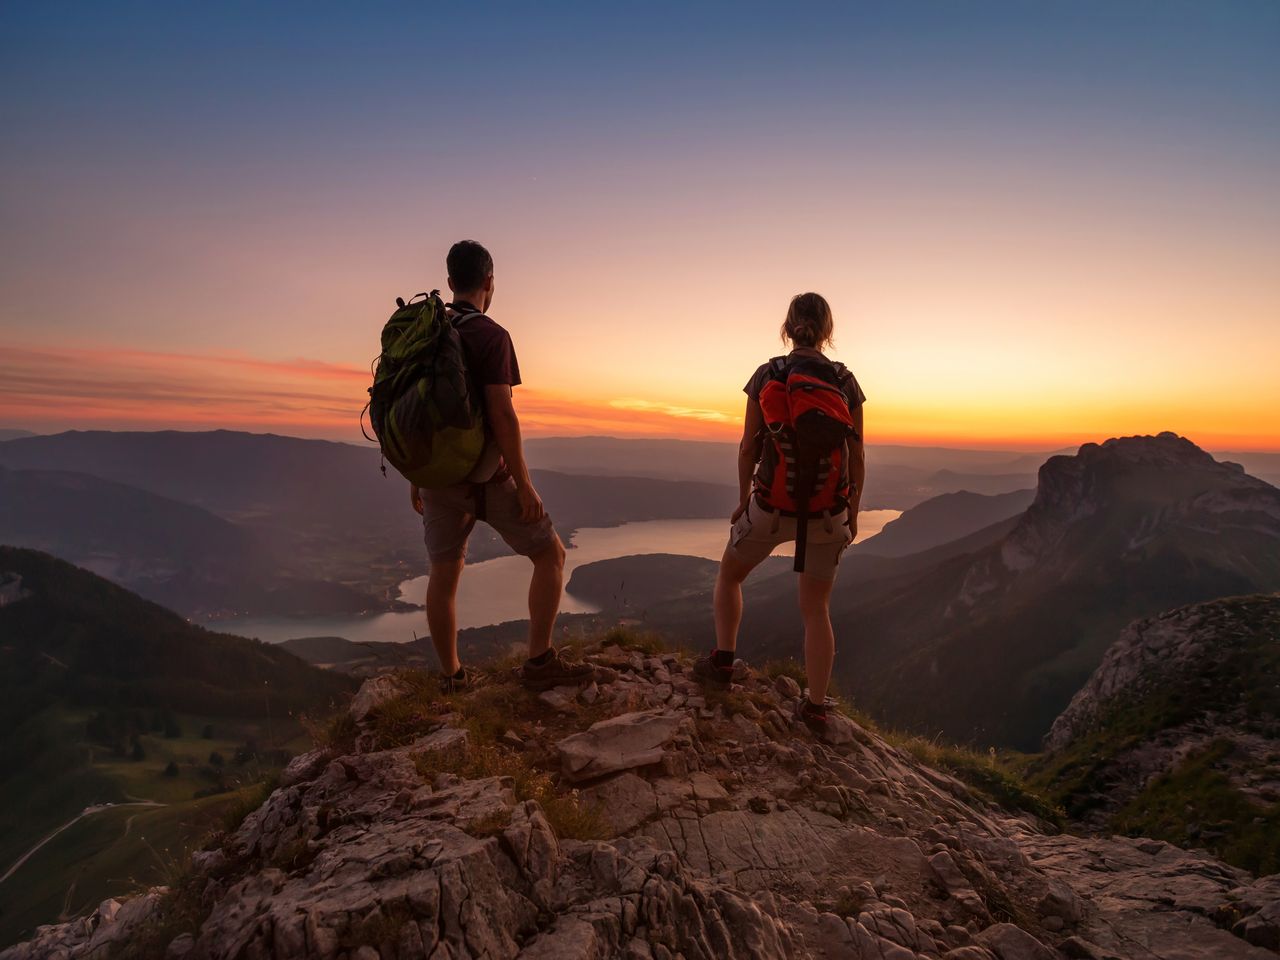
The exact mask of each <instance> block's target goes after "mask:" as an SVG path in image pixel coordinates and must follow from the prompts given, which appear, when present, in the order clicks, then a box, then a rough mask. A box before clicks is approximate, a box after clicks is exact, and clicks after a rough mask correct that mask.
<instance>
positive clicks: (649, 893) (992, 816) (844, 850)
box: [0, 644, 1280, 960]
mask: <svg viewBox="0 0 1280 960" xmlns="http://www.w3.org/2000/svg"><path fill="white" fill-rule="evenodd" d="M588 659H589V661H590V662H591V663H592V664H593V666H594V668H595V679H594V682H592V683H591V684H590V685H588V686H587V687H585V688H583V689H581V690H579V689H570V688H565V689H556V690H551V691H547V692H546V693H543V694H541V695H537V696H535V695H533V694H530V693H528V692H526V691H525V690H523V688H521V687H520V686H519V685H518V684H517V683H515V682H514V680H513V678H512V677H511V676H510V674H509V673H507V672H505V671H502V670H497V669H495V670H491V671H489V672H487V674H486V675H485V676H484V677H483V678H482V680H481V682H480V683H479V684H478V685H477V687H476V688H475V689H474V690H472V691H470V692H468V693H466V694H462V695H451V696H447V697H446V696H441V695H440V694H439V693H438V692H437V691H436V688H435V686H434V684H433V683H432V682H431V681H430V680H429V678H426V677H425V676H424V675H421V674H414V673H404V674H398V675H393V676H384V677H379V678H375V679H373V680H370V681H368V682H366V684H365V685H364V687H363V688H362V689H361V691H360V692H359V693H358V694H357V696H356V697H355V699H354V700H353V701H352V704H351V710H350V712H349V713H348V714H347V715H346V717H345V719H344V721H343V722H342V723H341V724H338V725H335V727H334V728H333V732H332V733H331V735H330V737H329V739H328V742H327V743H326V744H325V745H324V746H321V747H317V748H316V749H315V750H313V751H312V752H310V753H307V754H305V755H303V756H301V757H298V758H297V759H296V760H295V761H294V762H293V763H292V764H290V766H289V768H288V769H287V770H286V771H285V773H284V775H283V777H282V778H281V781H280V784H279V787H278V788H277V789H276V790H275V791H274V792H273V793H272V794H271V795H270V797H268V799H267V800H266V802H265V803H264V804H263V805H262V806H261V807H260V808H259V809H257V810H255V811H254V812H252V813H250V814H249V816H248V817H247V818H246V819H245V820H244V822H243V823H242V824H240V825H239V826H238V827H236V828H234V829H232V830H231V831H230V832H229V833H227V834H225V835H223V836H220V837H217V838H215V840H214V841H213V842H211V843H210V845H209V846H208V847H207V848H206V849H205V850H203V851H201V852H199V853H197V854H196V855H195V856H194V858H193V861H192V870H191V872H190V874H189V876H188V877H187V878H185V879H184V880H183V881H181V883H180V885H179V886H178V887H176V888H175V889H173V890H168V891H166V890H154V891H151V892H150V893H148V894H146V895H144V896H140V897H138V898H135V899H133V900H130V901H127V902H126V903H124V904H123V905H122V904H120V903H117V902H115V901H109V902H108V903H106V904H104V905H103V906H102V908H100V909H99V910H98V911H97V912H95V913H94V914H93V915H91V916H89V917H85V918H81V919H79V920H75V921H73V922H71V923H67V924H62V925H58V926H52V927H45V928H41V929H40V931H39V932H38V935H37V937H36V938H35V939H34V940H33V941H31V942H29V943H25V944H20V945H18V946H16V947H13V948H10V949H9V950H7V951H5V952H4V953H0V958H3V960H33V958H49V957H55V956H56V957H60V958H69V960H75V958H84V957H97V956H105V955H107V954H108V953H110V952H111V951H112V950H114V949H116V948H118V947H121V946H123V945H127V946H128V949H130V950H132V951H133V952H134V955H139V956H157V957H158V956H165V957H167V958H172V960H178V958H183V957H187V958H201V960H203V958H247V957H254V958H269V957H274V958H303V957H307V958H315V960H376V958H402V957H403V958H409V957H429V958H434V960H444V958H465V957H487V958H511V960H514V958H521V960H550V958H557V960H558V958H623V960H675V958H679V957H683V958H689V960H693V958H698V960H711V958H717V960H720V958H728V960H733V958H742V960H745V958H755V960H781V958H795V960H802V958H827V960H872V958H874V960H890V958H891V960H1055V958H1061V957H1064V956H1066V957H1086V958H1088V957H1097V958H1101V957H1116V958H1134V960H1137V958H1142V960H1152V958H1170V960H1172V958H1174V957H1178V958H1196V957H1204V958H1210V957H1212V958H1224V960H1236V958H1240V960H1262V958H1264V957H1267V956H1270V954H1269V953H1268V952H1267V951H1265V950H1263V949H1261V948H1260V947H1259V946H1255V945H1254V944H1269V943H1273V942H1277V938H1280V925H1277V924H1276V923H1274V922H1273V921H1272V920H1271V919H1270V917H1272V915H1273V913H1274V912H1275V911H1276V909H1277V903H1278V901H1280V882H1278V881H1276V880H1275V879H1273V880H1267V881H1255V880H1254V879H1253V878H1252V877H1250V876H1249V875H1248V874H1247V873H1245V872H1243V871H1240V870H1236V869H1233V868H1231V867H1227V866H1225V865H1224V864H1221V863H1218V862H1216V861H1213V860H1211V859H1209V858H1207V857H1205V856H1204V855H1203V854H1199V853H1189V852H1187V851H1183V850H1180V849H1178V848H1176V847H1172V846H1170V845H1168V844H1165V843H1156V842H1150V841H1141V840H1123V839H1084V838H1079V837H1072V836H1067V835H1060V834H1057V833H1056V832H1055V831H1054V830H1053V829H1052V828H1050V827H1049V826H1048V825H1047V824H1046V823H1044V822H1042V821H1041V820H1039V819H1037V818H1036V817H1035V816H1032V815H1031V814H1028V813H1026V812H1020V811H1017V810H1012V809H1006V808H1004V807H1001V806H1000V805H999V804H997V803H995V802H994V801H993V799H992V798H991V797H989V796H986V795H984V794H983V793H981V792H979V791H977V790H975V789H973V788H971V787H969V786H966V785H965V784H964V783H962V782H961V781H959V780H957V779H956V778H955V777H953V776H951V775H949V774H946V773H943V772H941V771H939V770H937V769H935V768H933V767H930V766H929V765H927V764H925V763H923V762H921V761H920V760H919V759H917V758H916V757H915V756H913V755H912V754H911V753H909V752H907V751H905V750H903V749H899V748H898V747H895V746H894V745H892V744H891V743H890V742H889V741H887V740H886V739H884V738H883V737H881V736H880V735H878V734H877V733H876V732H875V731H874V730H872V729H870V728H868V727H867V726H865V725H863V724H860V723H858V722H857V721H855V720H853V719H850V718H848V717H846V716H843V715H838V716H836V717H835V719H834V720H833V722H832V729H831V731H830V734H829V735H828V736H827V737H826V738H825V740H824V741H819V740H816V739H815V738H814V737H813V735H812V734H810V733H809V732H808V731H807V729H805V728H804V727H803V725H801V724H798V723H797V722H796V718H795V708H796V704H797V700H798V698H799V696H800V695H801V689H800V686H799V684H798V683H797V682H796V680H795V679H793V676H792V675H791V671H790V670H788V669H782V670H775V671H770V672H755V671H752V670H749V669H747V668H746V666H745V665H743V664H741V663H740V664H739V665H738V666H737V667H736V668H735V674H734V683H733V684H732V686H731V687H729V688H728V689H725V690H705V689H703V688H702V687H701V686H699V685H698V684H697V683H695V682H694V680H693V678H692V675H691V673H690V663H689V661H688V660H687V659H686V658H684V657H682V656H678V655H675V654H670V653H654V652H652V651H651V650H641V649H630V648H626V647H623V646H619V645H617V644H609V645H605V646H603V647H597V648H596V649H595V650H594V651H593V652H591V653H589V654H588ZM1170 890H1176V891H1177V894H1176V897H1175V898H1174V899H1172V900H1171V899H1170V896H1169V891H1170ZM184 927H185V929H183V928H184Z"/></svg>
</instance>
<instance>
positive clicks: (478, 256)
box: [445, 240, 493, 293]
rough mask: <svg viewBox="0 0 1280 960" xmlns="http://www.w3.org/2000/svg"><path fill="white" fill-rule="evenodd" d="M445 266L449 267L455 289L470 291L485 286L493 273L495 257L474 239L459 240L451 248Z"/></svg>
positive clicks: (464, 291) (462, 291) (461, 291)
mask: <svg viewBox="0 0 1280 960" xmlns="http://www.w3.org/2000/svg"><path fill="white" fill-rule="evenodd" d="M445 266H446V267H448V269H449V279H450V280H452V281H453V289H454V290H455V291H457V292H459V293H470V292H471V291H473V290H479V289H480V288H481V287H483V286H484V282H485V280H487V279H489V275H490V274H491V273H493V257H491V256H489V251H488V250H486V249H485V248H484V247H482V246H480V244H478V243H476V242H475V241H474V240H459V241H458V242H457V243H455V244H454V245H453V246H452V247H450V248H449V256H448V257H446V258H445Z"/></svg>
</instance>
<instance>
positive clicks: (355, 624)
mask: <svg viewBox="0 0 1280 960" xmlns="http://www.w3.org/2000/svg"><path fill="white" fill-rule="evenodd" d="M900 515H901V511H899V510H864V511H863V512H862V513H860V514H859V515H858V540H859V541H862V540H865V539H866V538H867V537H871V536H874V535H875V534H877V533H879V532H880V530H881V529H882V528H883V527H884V525H885V524H886V523H888V522H889V521H890V520H894V519H896V518H897V517H898V516H900ZM728 538H729V524H728V522H727V521H725V520H644V521H638V522H635V523H624V524H623V525H622V526H619V527H588V528H585V529H582V530H579V531H577V533H575V534H574V535H573V540H572V548H571V549H570V550H568V551H567V557H566V560H565V570H564V574H565V576H564V579H565V582H566V583H568V582H569V575H570V574H571V573H572V572H573V570H574V568H575V567H580V566H582V565H583V564H587V563H595V562H596V561H597V560H609V559H611V558H613V557H626V556H633V555H636V554H645V553H676V554H682V555H685V556H690V557H706V558H707V559H709V560H719V559H720V555H721V554H722V553H723V552H724V546H725V543H726V542H727V541H728ZM791 546H792V545H791V544H784V545H783V546H782V547H780V548H779V549H778V551H777V554H778V555H779V556H788V557H789V556H792V550H791ZM423 562H424V565H425V562H426V560H425V557H424V558H423ZM529 569H530V567H529V561H528V560H526V559H525V558H524V557H514V556H513V557H498V558H496V559H493V560H486V561H484V562H483V563H477V564H473V565H470V566H468V567H467V569H466V570H465V571H464V572H463V574H462V582H461V584H460V586H459V588H458V626H459V628H466V627H484V626H488V625H490V624H494V623H504V622H505V621H507V620H524V619H525V618H526V617H528V615H529V610H528V606H527V601H526V587H527V585H528V582H529ZM426 589H427V578H426V576H421V577H414V578H412V579H410V580H406V581H405V582H404V583H402V584H401V585H400V596H401V598H402V599H404V600H408V601H410V602H412V603H422V602H423V601H424V598H425V596H426ZM598 609H599V608H597V607H595V606H593V605H592V604H589V603H586V602H585V601H582V600H579V599H577V598H576V597H573V596H572V595H570V594H569V593H567V592H566V593H565V595H564V598H563V600H562V601H561V603H560V612H561V613H595V612H596V611H597V610H598ZM207 626H208V627H209V628H210V629H213V630H218V631H221V632H223V633H235V634H239V635H240V636H243V637H257V638H258V639H260V640H264V641H266V642H267V643H281V642H283V641H285V640H289V639H292V638H294V637H345V638H346V639H348V640H353V641H357V642H366V643H367V642H369V641H375V640H376V641H385V642H389V643H407V642H409V641H411V640H412V639H413V638H414V634H415V633H416V634H417V635H418V636H423V635H425V634H426V632H427V617H426V613H425V611H422V610H414V611H411V612H409V613H371V614H364V615H361V616H341V617H243V618H239V619H235V620H218V621H215V622H212V623H209V624H207Z"/></svg>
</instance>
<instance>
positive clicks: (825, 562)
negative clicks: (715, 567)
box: [729, 496, 850, 580]
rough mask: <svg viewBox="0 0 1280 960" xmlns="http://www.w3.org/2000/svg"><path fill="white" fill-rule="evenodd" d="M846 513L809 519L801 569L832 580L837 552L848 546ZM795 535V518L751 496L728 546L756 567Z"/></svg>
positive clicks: (838, 561) (734, 526)
mask: <svg viewBox="0 0 1280 960" xmlns="http://www.w3.org/2000/svg"><path fill="white" fill-rule="evenodd" d="M848 519H849V518H848V515H847V514H845V513H839V514H837V515H836V516H834V517H828V516H826V515H823V516H818V517H811V518H810V519H809V542H808V543H807V544H806V545H805V551H804V572H805V574H806V575H808V576H811V577H817V578H818V579H820V580H834V579H835V576H836V567H837V566H838V565H839V563H840V555H841V554H842V553H844V550H845V547H847V546H849V543H850V537H849V523H848ZM795 538H796V518H795V517H784V516H782V514H780V513H773V512H772V511H770V510H766V509H765V508H764V507H762V506H760V504H759V503H758V502H756V498H755V497H754V496H753V497H752V498H751V501H750V503H748V504H747V509H746V510H745V511H743V514H742V516H740V517H739V518H738V520H737V522H736V523H734V525H733V529H732V530H731V531H730V532H729V549H730V550H731V551H732V552H733V554H734V555H735V556H736V557H738V559H740V560H741V561H742V562H743V563H746V564H750V565H751V566H755V565H756V564H757V563H760V562H761V561H762V560H764V558H765V557H767V556H769V554H771V553H773V549H774V547H776V546H778V544H780V543H786V542H788V541H791V540H795Z"/></svg>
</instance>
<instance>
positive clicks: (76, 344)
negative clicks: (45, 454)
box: [0, 2, 1280, 448]
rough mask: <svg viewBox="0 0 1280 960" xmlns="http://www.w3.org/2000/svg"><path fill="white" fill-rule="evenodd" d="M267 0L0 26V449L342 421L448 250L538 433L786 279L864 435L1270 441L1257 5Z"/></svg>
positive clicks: (580, 422) (1261, 51)
mask: <svg viewBox="0 0 1280 960" xmlns="http://www.w3.org/2000/svg"><path fill="white" fill-rule="evenodd" d="M264 7H267V5H260V4H235V3H231V4H225V3H224V4H216V5H214V4H203V5H202V4H164V5H162V4H112V5H91V4H63V3H40V4H36V3H27V4H17V3H14V4H7V5H5V6H4V7H3V8H0V124H2V125H3V129H4V130H5V136H4V138H3V142H2V143H0V189H2V190H3V193H2V194H0V209H3V223H4V227H3V232H2V234H0V288H2V289H3V297H2V298H0V384H2V383H3V382H4V381H7V382H8V386H7V387H6V386H3V385H0V425H12V426H24V425H28V426H31V427H33V428H35V429H57V428H61V427H65V426H76V425H83V426H163V425H177V426H184V425H192V426H202V425H209V424H214V423H218V424H223V423H225V425H227V426H246V427H250V428H254V429H258V428H262V429H267V428H271V429H281V430H288V431H290V432H298V433H304V434H310V435H325V436H347V435H348V433H349V432H350V429H349V428H348V426H347V424H349V423H353V422H354V413H353V412H352V411H358V409H359V406H360V401H361V394H362V392H363V383H362V382H361V379H360V375H359V374H358V371H359V370H360V369H361V368H363V367H364V366H365V365H367V363H368V360H369V356H370V354H371V353H372V352H373V350H374V349H375V346H376V339H377V327H378V325H379V324H380V322H381V320H382V319H384V315H385V313H386V312H387V310H388V308H389V305H390V302H391V298H393V297H394V296H395V295H397V294H410V293H413V292H415V291H416V290H417V289H420V288H422V287H425V286H430V285H442V284H443V275H442V273H443V271H442V270H441V269H439V261H440V259H441V258H442V255H443V251H444V249H445V248H446V247H447V245H448V243H449V242H450V241H451V240H453V239H456V238H458V237H461V236H475V237H476V238H478V239H481V240H482V241H483V242H485V243H486V244H487V245H489V246H490V248H491V249H492V250H493V251H494V253H495V256H496V257H497V261H498V298H497V300H496V302H495V305H494V315H495V316H496V317H497V318H498V319H499V320H501V321H503V322H504V323H506V324H507V325H508V326H509V327H510V328H511V329H512V332H513V334H514V335H515V337H516V342H517V347H518V349H519V351H520V355H521V360H522V366H523V367H524V372H525V378H526V381H527V387H528V389H527V390H526V391H523V392H522V399H523V400H524V402H525V403H526V408H525V409H526V411H527V413H528V418H529V421H530V424H531V426H532V428H533V429H534V431H535V432H544V433H573V432H588V433H597V432H616V433H645V434H649V435H668V436H720V435H724V436H728V435H730V434H731V433H732V432H733V430H734V424H735V421H736V419H737V417H738V415H739V409H740V404H741V395H740V393H739V392H738V391H739V389H740V387H741V384H742V382H743V381H744V380H745V379H746V375H747V373H749V372H750V369H751V368H752V367H753V366H754V365H755V364H756V363H757V362H759V361H760V360H761V359H763V357H765V356H768V355H769V354H770V353H771V352H773V351H775V350H776V349H777V347H776V328H777V325H778V322H779V320H780V317H781V313H782V311H783V310H784V309H785V305H786V300H787V298H788V297H789V296H790V295H791V294H792V293H795V292H798V291H799V290H802V289H809V288H814V289H818V290H820V291H822V292H824V293H826V294H827V295H828V296H829V298H830V299H831V300H832V302H833V305H834V306H835V308H836V312H837V320H838V324H839V342H838V355H839V356H840V357H841V358H842V359H845V360H846V361H847V362H850V363H851V364H852V365H854V367H855V369H856V370H857V371H858V372H859V375H860V377H861V378H862V380H863V381H864V384H865V385H866V388H867V392H868V394H870V395H871V397H872V400H873V401H874V406H873V405H869V406H868V421H869V431H870V433H871V435H872V437H873V438H874V437H875V436H876V435H877V434H878V435H879V436H880V437H882V438H884V439H894V440H900V441H901V440H905V441H908V442H910V441H920V442H925V441H939V440H944V441H950V442H956V443H967V442H974V443H977V442H982V443H1009V444H1012V445H1018V444H1022V445H1039V444H1041V443H1042V442H1052V443H1054V444H1058V443H1061V442H1072V441H1076V440H1086V439H1101V438H1102V437H1101V436H1099V434H1102V433H1105V434H1112V433H1122V432H1151V431H1155V430H1161V429H1174V430H1179V431H1181V432H1184V433H1187V434H1189V435H1191V436H1192V437H1193V439H1201V440H1203V441H1205V442H1213V443H1231V444H1242V445H1247V446H1252V447H1255V448H1277V447H1280V421H1278V415H1277V413H1276V410H1278V409H1280V387H1277V385H1276V382H1277V378H1276V376H1275V373H1274V358H1275V357H1276V356H1278V355H1280V323H1278V322H1277V321H1278V320H1280V316H1278V305H1280V279H1278V276H1280V271H1277V270H1276V269H1275V265H1276V264H1277V263H1280V97H1278V96H1277V91H1280V66H1278V65H1280V4H1276V3H1273V2H1246V3H1242V2H1226V3H1181V2H1119V3H989V2H972V3H952V2H934V3H912V2H908V3H893V4H888V3H886V4H875V5H872V4H821V5H810V4H799V5H797V4H788V5H785V6H783V5H776V6H772V5H759V4H723V5H721V4H716V5H711V4H644V5H630V6H623V5H614V4H609V5H599V6H586V5H584V6H581V7H579V6H576V5H575V6H570V5H563V4H540V5H537V6H535V5H530V4H465V5H464V4H455V5H425V4H414V5H395V4H376V3H375V4H366V5H361V6H359V7H352V6H350V5H331V4H317V3H309V4H271V5H269V8H266V9H264ZM236 364H239V366H238V367H237V366H236ZM335 371H336V372H335Z"/></svg>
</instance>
